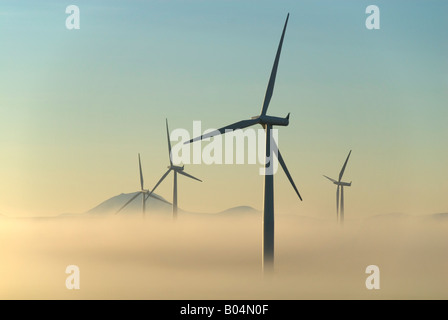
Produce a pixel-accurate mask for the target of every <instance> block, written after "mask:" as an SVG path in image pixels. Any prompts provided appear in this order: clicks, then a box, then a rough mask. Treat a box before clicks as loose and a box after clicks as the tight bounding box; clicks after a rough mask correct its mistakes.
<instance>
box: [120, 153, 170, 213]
mask: <svg viewBox="0 0 448 320" xmlns="http://www.w3.org/2000/svg"><path fill="white" fill-rule="evenodd" d="M138 168H139V170H140V187H141V189H140V191H138V192H137V194H136V195H134V196H133V197H132V198H131V199H129V200H128V202H126V203H125V204H124V205H123V206H122V207H121V208H120V209H118V211H117V212H115V214H117V213H119V212H120V211H121V210H123V209H124V208H125V207H126V206H127V205H128V204H130V203H131V202H132V201H134V199H135V198H137V197H138V196H139V195H140V194H141V195H142V214H143V217H144V216H145V211H146V200H147V199H148V198H147V197H146V198H145V194H148V193H149V190H146V189H145V188H144V185H143V174H142V163H141V161H140V153H139V154H138ZM150 196H151V197H152V198H154V199H157V200H159V201H162V202H165V203H167V204H171V203H169V202H168V201H165V200H163V199H160V198H157V197H156V196H154V195H152V194H151V195H150Z"/></svg>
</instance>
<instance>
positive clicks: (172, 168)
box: [146, 120, 202, 219]
mask: <svg viewBox="0 0 448 320" xmlns="http://www.w3.org/2000/svg"><path fill="white" fill-rule="evenodd" d="M166 136H167V139H168V155H169V158H170V165H169V166H168V170H167V172H165V174H164V175H163V176H162V178H160V180H159V182H157V184H156V185H155V186H154V188H152V190H151V192H149V193H148V195H147V196H146V198H148V197H150V196H152V193H153V192H154V190H156V188H157V187H158V186H159V184H160V183H161V182H162V181H163V179H165V178H166V176H167V175H168V174H169V173H170V172H171V171H173V173H174V185H173V218H174V219H176V218H177V174H178V173H179V174H181V175H183V176H186V177H188V178H191V179H194V180H197V181H200V182H202V180H200V179H198V178H195V177H193V176H192V175H190V174H188V173H186V172H185V171H184V167H185V166H182V167H180V166H175V165H174V164H173V159H172V157H171V141H170V133H169V130H168V120H166Z"/></svg>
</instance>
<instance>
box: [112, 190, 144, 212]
mask: <svg viewBox="0 0 448 320" xmlns="http://www.w3.org/2000/svg"><path fill="white" fill-rule="evenodd" d="M140 193H141V192H140V191H139V192H137V194H136V195H135V196H133V197H132V198H131V199H130V200H129V201H128V202H126V203H125V204H124V206H122V207H121V208H120V209H118V211H117V212H115V214H117V213H119V212H120V211H121V210H123V209H124V208H125V207H126V206H127V205H128V204H130V203H131V202H132V201H133V200H134V199H135V198H137V197H138V196H139V195H140Z"/></svg>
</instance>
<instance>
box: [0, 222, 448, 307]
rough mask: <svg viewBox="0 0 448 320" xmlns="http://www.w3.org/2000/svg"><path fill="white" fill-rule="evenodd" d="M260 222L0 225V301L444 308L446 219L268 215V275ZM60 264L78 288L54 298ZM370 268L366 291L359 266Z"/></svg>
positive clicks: (60, 283)
mask: <svg viewBox="0 0 448 320" xmlns="http://www.w3.org/2000/svg"><path fill="white" fill-rule="evenodd" d="M261 228H262V224H261V215H260V214H255V213H254V214H241V215H238V214H232V215H229V216H226V215H218V214H216V215H207V214H203V215H200V214H180V215H179V218H178V219H177V220H176V221H173V219H172V218H171V217H169V216H167V215H166V214H164V215H162V214H155V213H149V214H148V215H147V216H146V218H145V219H143V218H142V216H141V215H138V214H135V215H132V216H126V215H121V216H120V215H117V216H88V215H83V216H79V217H78V216H68V217H58V218H22V219H8V218H1V219H0V254H1V262H0V298H1V299H294V300H295V299H447V298H448V277H447V276H446V274H447V273H446V272H447V270H448V255H447V252H448V241H447V240H448V232H447V231H448V218H446V217H443V216H441V217H435V216H415V217H414V216H394V215H388V216H375V217H372V218H368V219H364V220H346V222H345V224H344V226H341V225H338V224H336V221H333V220H329V221H323V220H317V219H312V218H305V217H301V216H297V215H292V214H291V215H282V214H277V215H276V220H275V271H274V273H273V274H267V275H264V274H263V272H262V269H261V259H262V257H261V244H262V238H261V235H262V233H261V231H262V229H261ZM68 265H76V266H78V267H79V270H80V289H79V290H69V289H67V288H66V283H65V282H66V279H67V277H68V276H69V274H66V273H65V271H66V267H67V266H68ZM369 265H377V266H378V267H379V269H380V289H378V290H368V289H367V288H366V285H365V281H366V278H367V277H368V276H369V274H366V273H365V271H366V267H367V266H369Z"/></svg>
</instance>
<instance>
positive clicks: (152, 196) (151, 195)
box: [145, 193, 171, 205]
mask: <svg viewBox="0 0 448 320" xmlns="http://www.w3.org/2000/svg"><path fill="white" fill-rule="evenodd" d="M149 197H151V198H154V199H157V200H159V201H162V202H165V203H166V204H169V205H171V202H168V201H166V200H165V199H161V198H158V197H156V196H155V195H153V194H149V193H147V194H146V196H145V202H146V201H147V200H148V198H149Z"/></svg>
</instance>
